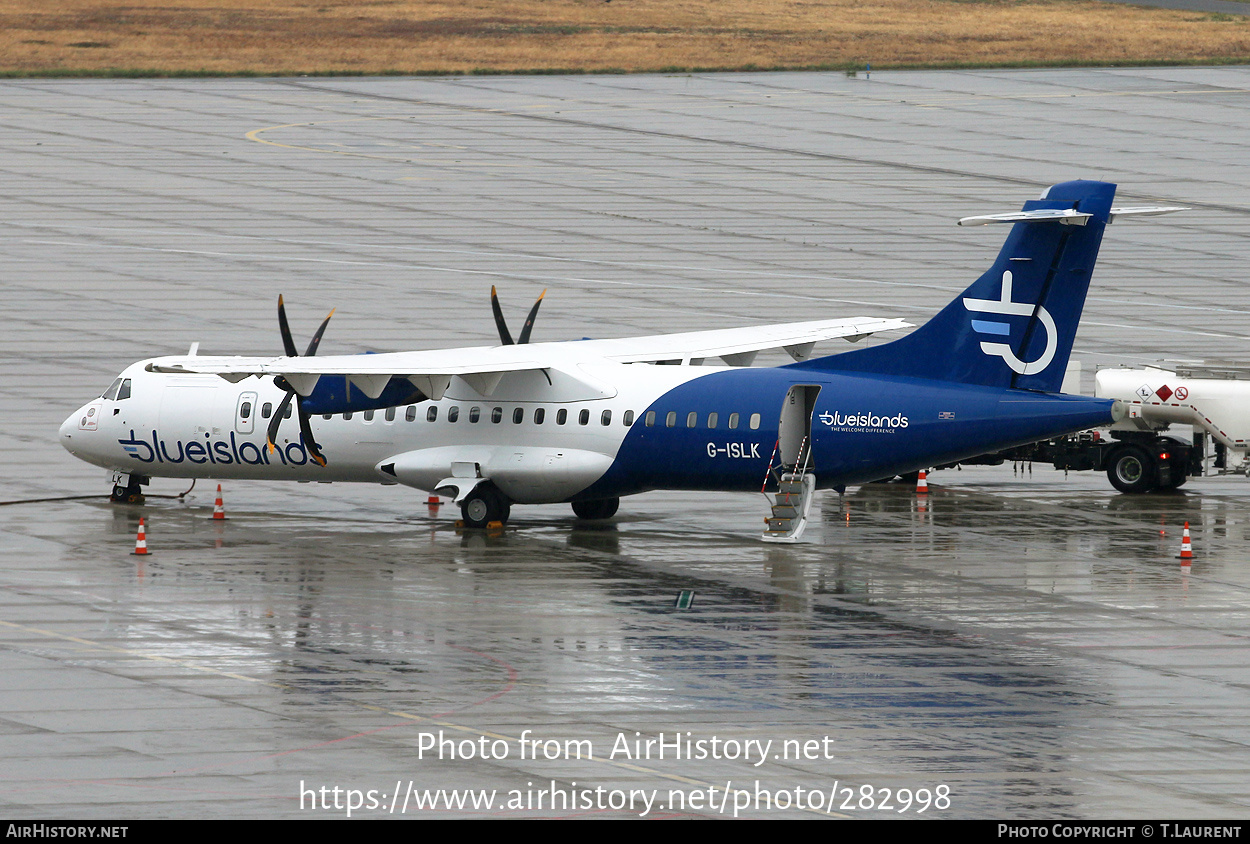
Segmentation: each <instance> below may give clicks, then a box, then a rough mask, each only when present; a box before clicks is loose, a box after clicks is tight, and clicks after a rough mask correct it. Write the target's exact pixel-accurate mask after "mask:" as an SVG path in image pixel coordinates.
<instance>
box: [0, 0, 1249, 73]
mask: <svg viewBox="0 0 1250 844" xmlns="http://www.w3.org/2000/svg"><path fill="white" fill-rule="evenodd" d="M1229 60H1250V21H1248V20H1247V19H1246V18H1240V17H1230V16H1225V15H1209V14H1203V13H1195V12H1173V11H1165V10H1159V9H1145V8H1137V7H1132V6H1122V5H1111V4H1104V3H1098V2H1094V0H794V1H793V2H782V0H611V2H605V0H463V2H451V0H374V1H373V2H370V0H321V2H317V0H313V1H312V2H297V0H266V1H265V2H259V0H128V2H125V3H110V2H104V0H57V2H49V1H48V0H0V72H6V73H11V74H13V73H16V74H24V73H31V74H45V73H95V72H109V71H117V70H128V71H147V72H157V73H187V72H192V73H194V72H211V73H259V74H270V73H325V72H339V73H385V72H405V73H411V72H456V73H459V72H467V71H514V70H515V71H535V70H562V69H578V70H588V71H602V70H626V71H643V70H659V69H672V68H742V67H749V66H755V67H761V68H784V67H850V66H854V65H862V64H863V63H864V62H871V63H872V64H873V66H874V67H887V66H899V65H950V64H963V65H977V64H1000V65H1011V64H1024V65H1027V64H1067V63H1072V64H1080V63H1108V64H1110V63H1120V64H1123V63H1150V62H1194V61H1229Z"/></svg>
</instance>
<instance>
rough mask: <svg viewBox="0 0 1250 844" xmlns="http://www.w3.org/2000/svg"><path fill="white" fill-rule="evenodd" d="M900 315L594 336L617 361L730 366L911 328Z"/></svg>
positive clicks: (600, 349)
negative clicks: (714, 361) (771, 353)
mask: <svg viewBox="0 0 1250 844" xmlns="http://www.w3.org/2000/svg"><path fill="white" fill-rule="evenodd" d="M910 326H911V323H909V322H904V321H903V320H901V319H876V318H873V317H852V318H850V319H822V320H814V321H812V322H790V323H783V324H780V325H755V326H748V327H746V328H721V329H713V330H711V331H689V332H686V333H684V334H657V335H654V336H651V337H628V338H625V339H622V340H592V341H588V344H589V345H591V346H593V348H594V353H595V354H596V355H597V356H599V357H603V358H606V359H607V360H611V361H616V362H617V363H689V362H702V361H704V360H706V359H708V358H720V359H721V360H723V361H725V363H727V364H729V365H730V366H749V365H750V364H751V361H752V360H754V358H755V355H756V354H757V353H759V352H762V351H765V350H768V349H785V350H786V352H787V353H789V355H790V357H792V358H794V359H795V360H806V359H807V357H808V356H809V355H810V354H811V351H812V347H813V346H815V345H816V344H817V343H819V342H821V341H822V340H833V339H836V338H839V337H841V338H844V339H846V340H849V341H851V342H855V341H857V340H862V339H863V338H865V337H867V336H869V335H870V334H875V333H876V332H878V331H892V330H896V329H899V328H908V327H910Z"/></svg>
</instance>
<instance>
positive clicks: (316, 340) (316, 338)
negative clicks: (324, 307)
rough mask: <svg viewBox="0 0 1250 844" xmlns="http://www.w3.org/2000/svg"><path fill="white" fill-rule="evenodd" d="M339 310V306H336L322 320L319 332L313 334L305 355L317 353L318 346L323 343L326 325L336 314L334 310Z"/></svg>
mask: <svg viewBox="0 0 1250 844" xmlns="http://www.w3.org/2000/svg"><path fill="white" fill-rule="evenodd" d="M337 310H338V308H335V309H334V310H332V311H330V314H329V316H327V317H326V318H325V319H323V320H322V321H321V327H320V328H318V329H317V333H316V334H314V335H313V338H312V340H311V341H310V342H309V344H308V351H306V352H304V356H305V357H308V356H309V355H315V354H317V347H318V346H320V345H321V335H322V334H325V333H326V326H327V325H329V324H330V317H332V316H334V311H337Z"/></svg>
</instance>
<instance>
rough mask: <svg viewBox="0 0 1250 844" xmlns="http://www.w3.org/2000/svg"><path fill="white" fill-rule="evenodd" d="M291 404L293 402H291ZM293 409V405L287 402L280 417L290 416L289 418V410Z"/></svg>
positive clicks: (287, 417)
mask: <svg viewBox="0 0 1250 844" xmlns="http://www.w3.org/2000/svg"><path fill="white" fill-rule="evenodd" d="M292 404H293V403H292ZM294 409H295V408H294V407H292V406H291V405H290V404H288V405H287V406H286V410H284V411H282V418H283V419H290V418H291V411H292V410H294Z"/></svg>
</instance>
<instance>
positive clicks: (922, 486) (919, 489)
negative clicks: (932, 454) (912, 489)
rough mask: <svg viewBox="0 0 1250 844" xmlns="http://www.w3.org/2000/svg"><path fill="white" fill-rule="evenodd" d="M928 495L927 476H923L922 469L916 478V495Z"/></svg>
mask: <svg viewBox="0 0 1250 844" xmlns="http://www.w3.org/2000/svg"><path fill="white" fill-rule="evenodd" d="M928 494H929V476H928V475H926V474H925V471H924V469H921V470H920V474H919V475H917V476H916V495H928Z"/></svg>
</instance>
